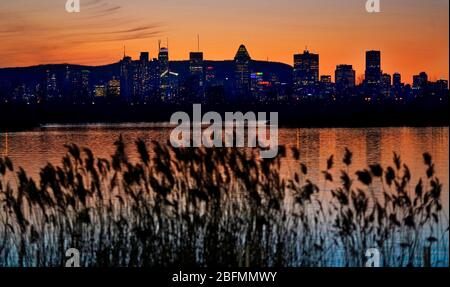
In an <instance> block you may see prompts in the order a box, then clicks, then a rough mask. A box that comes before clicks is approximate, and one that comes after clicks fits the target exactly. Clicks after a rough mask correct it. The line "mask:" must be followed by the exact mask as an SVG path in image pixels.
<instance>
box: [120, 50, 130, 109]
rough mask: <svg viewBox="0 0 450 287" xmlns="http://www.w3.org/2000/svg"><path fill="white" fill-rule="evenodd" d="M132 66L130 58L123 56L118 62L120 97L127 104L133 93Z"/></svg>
mask: <svg viewBox="0 0 450 287" xmlns="http://www.w3.org/2000/svg"><path fill="white" fill-rule="evenodd" d="M132 65H133V61H132V59H131V57H128V56H126V55H124V57H123V59H122V61H121V62H120V96H121V97H122V99H123V100H125V101H128V102H129V101H130V100H131V95H132V91H133V85H132V83H133V75H132V72H133V71H132Z"/></svg>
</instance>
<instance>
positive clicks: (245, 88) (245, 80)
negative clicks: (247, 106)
mask: <svg viewBox="0 0 450 287" xmlns="http://www.w3.org/2000/svg"><path fill="white" fill-rule="evenodd" d="M250 62H251V58H250V55H249V53H248V51H247V48H246V47H245V46H244V45H241V46H240V47H239V49H238V51H237V53H236V56H235V57H234V64H235V81H236V84H235V85H236V86H235V89H236V94H237V95H238V96H244V97H245V96H247V95H248V94H249V93H250Z"/></svg>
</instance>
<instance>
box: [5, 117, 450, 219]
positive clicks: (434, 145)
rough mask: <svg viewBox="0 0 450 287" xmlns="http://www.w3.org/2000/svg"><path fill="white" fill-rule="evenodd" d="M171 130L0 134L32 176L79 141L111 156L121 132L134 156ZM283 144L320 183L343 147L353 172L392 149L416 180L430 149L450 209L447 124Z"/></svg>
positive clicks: (295, 166) (282, 133)
mask: <svg viewBox="0 0 450 287" xmlns="http://www.w3.org/2000/svg"><path fill="white" fill-rule="evenodd" d="M170 132H171V129H170V128H168V127H167V126H164V125H163V124H161V125H155V124H122V125H84V126H83V125H77V126H57V125H53V126H48V127H43V128H40V129H35V130H33V131H26V132H14V133H8V134H6V133H2V134H0V151H1V154H2V155H4V154H7V155H8V156H9V157H10V158H11V159H12V160H13V162H14V163H15V165H16V166H22V167H23V168H24V169H25V170H26V171H27V173H28V174H29V175H30V176H32V177H37V176H38V174H39V169H40V168H41V167H43V166H44V165H45V164H46V163H48V162H50V163H52V164H60V161H61V158H62V156H63V155H64V154H65V151H66V150H65V148H64V145H65V144H68V143H75V144H77V145H79V146H83V147H89V148H90V149H92V150H93V152H94V153H95V154H96V155H97V156H98V157H103V158H109V157H110V156H111V155H112V154H113V152H114V142H115V141H116V140H117V139H118V137H119V136H120V135H122V136H123V138H124V141H125V142H126V143H127V144H128V145H127V149H128V150H127V151H128V153H129V155H130V158H131V159H133V158H136V156H137V154H136V152H135V150H134V142H135V141H136V140H137V139H138V138H140V139H143V140H145V141H146V142H148V143H149V144H150V143H151V141H158V142H161V143H165V142H167V141H168V139H169V135H170ZM279 144H281V145H285V146H286V147H287V148H291V147H297V148H298V149H299V151H300V162H302V163H305V164H306V165H307V166H308V168H309V171H310V172H309V175H310V177H312V179H314V180H315V182H316V183H319V186H321V185H320V184H323V183H324V182H323V176H322V174H321V171H322V170H325V169H326V160H327V158H328V157H329V156H330V155H334V156H335V170H336V171H339V170H340V169H344V166H343V163H342V161H341V157H342V155H343V154H344V150H345V148H348V149H350V150H351V151H352V152H353V164H352V167H351V169H350V173H354V172H355V171H356V170H358V169H363V168H366V167H367V166H368V165H370V164H375V163H380V164H381V165H382V166H384V167H386V166H388V165H392V157H393V153H394V152H396V153H397V154H399V155H401V157H402V160H403V162H404V163H406V164H407V165H408V166H409V168H410V170H411V173H412V182H413V183H415V182H417V181H418V179H419V177H424V176H425V168H424V164H423V159H422V154H423V153H424V152H429V153H430V154H431V155H432V156H433V160H434V162H435V165H436V173H437V176H438V178H439V179H440V180H441V182H442V183H443V186H444V198H443V202H444V204H445V208H446V210H447V213H448V202H449V200H448V194H449V188H448V183H449V163H448V159H449V157H448V155H449V148H448V144H449V141H448V127H428V128H409V127H400V128H326V129H318V128H299V129H296V128H281V129H280V130H279ZM298 170H299V162H298V161H296V160H294V159H293V158H292V156H291V154H290V153H288V158H287V159H286V160H285V165H284V166H283V171H282V172H283V173H284V174H285V175H286V176H292V175H293V173H294V172H295V171H297V172H298Z"/></svg>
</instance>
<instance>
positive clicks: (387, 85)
mask: <svg viewBox="0 0 450 287" xmlns="http://www.w3.org/2000/svg"><path fill="white" fill-rule="evenodd" d="M391 88H392V77H391V75H389V74H383V75H382V76H381V93H382V94H383V96H384V98H388V97H390V95H391Z"/></svg>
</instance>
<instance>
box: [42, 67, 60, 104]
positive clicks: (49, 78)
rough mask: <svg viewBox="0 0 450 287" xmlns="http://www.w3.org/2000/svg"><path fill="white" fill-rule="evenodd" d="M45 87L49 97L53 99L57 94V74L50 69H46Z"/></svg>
mask: <svg viewBox="0 0 450 287" xmlns="http://www.w3.org/2000/svg"><path fill="white" fill-rule="evenodd" d="M45 87H46V97H47V99H52V98H55V97H56V96H57V88H58V87H57V83H56V74H54V73H51V72H50V70H47V71H46V79H45Z"/></svg>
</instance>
